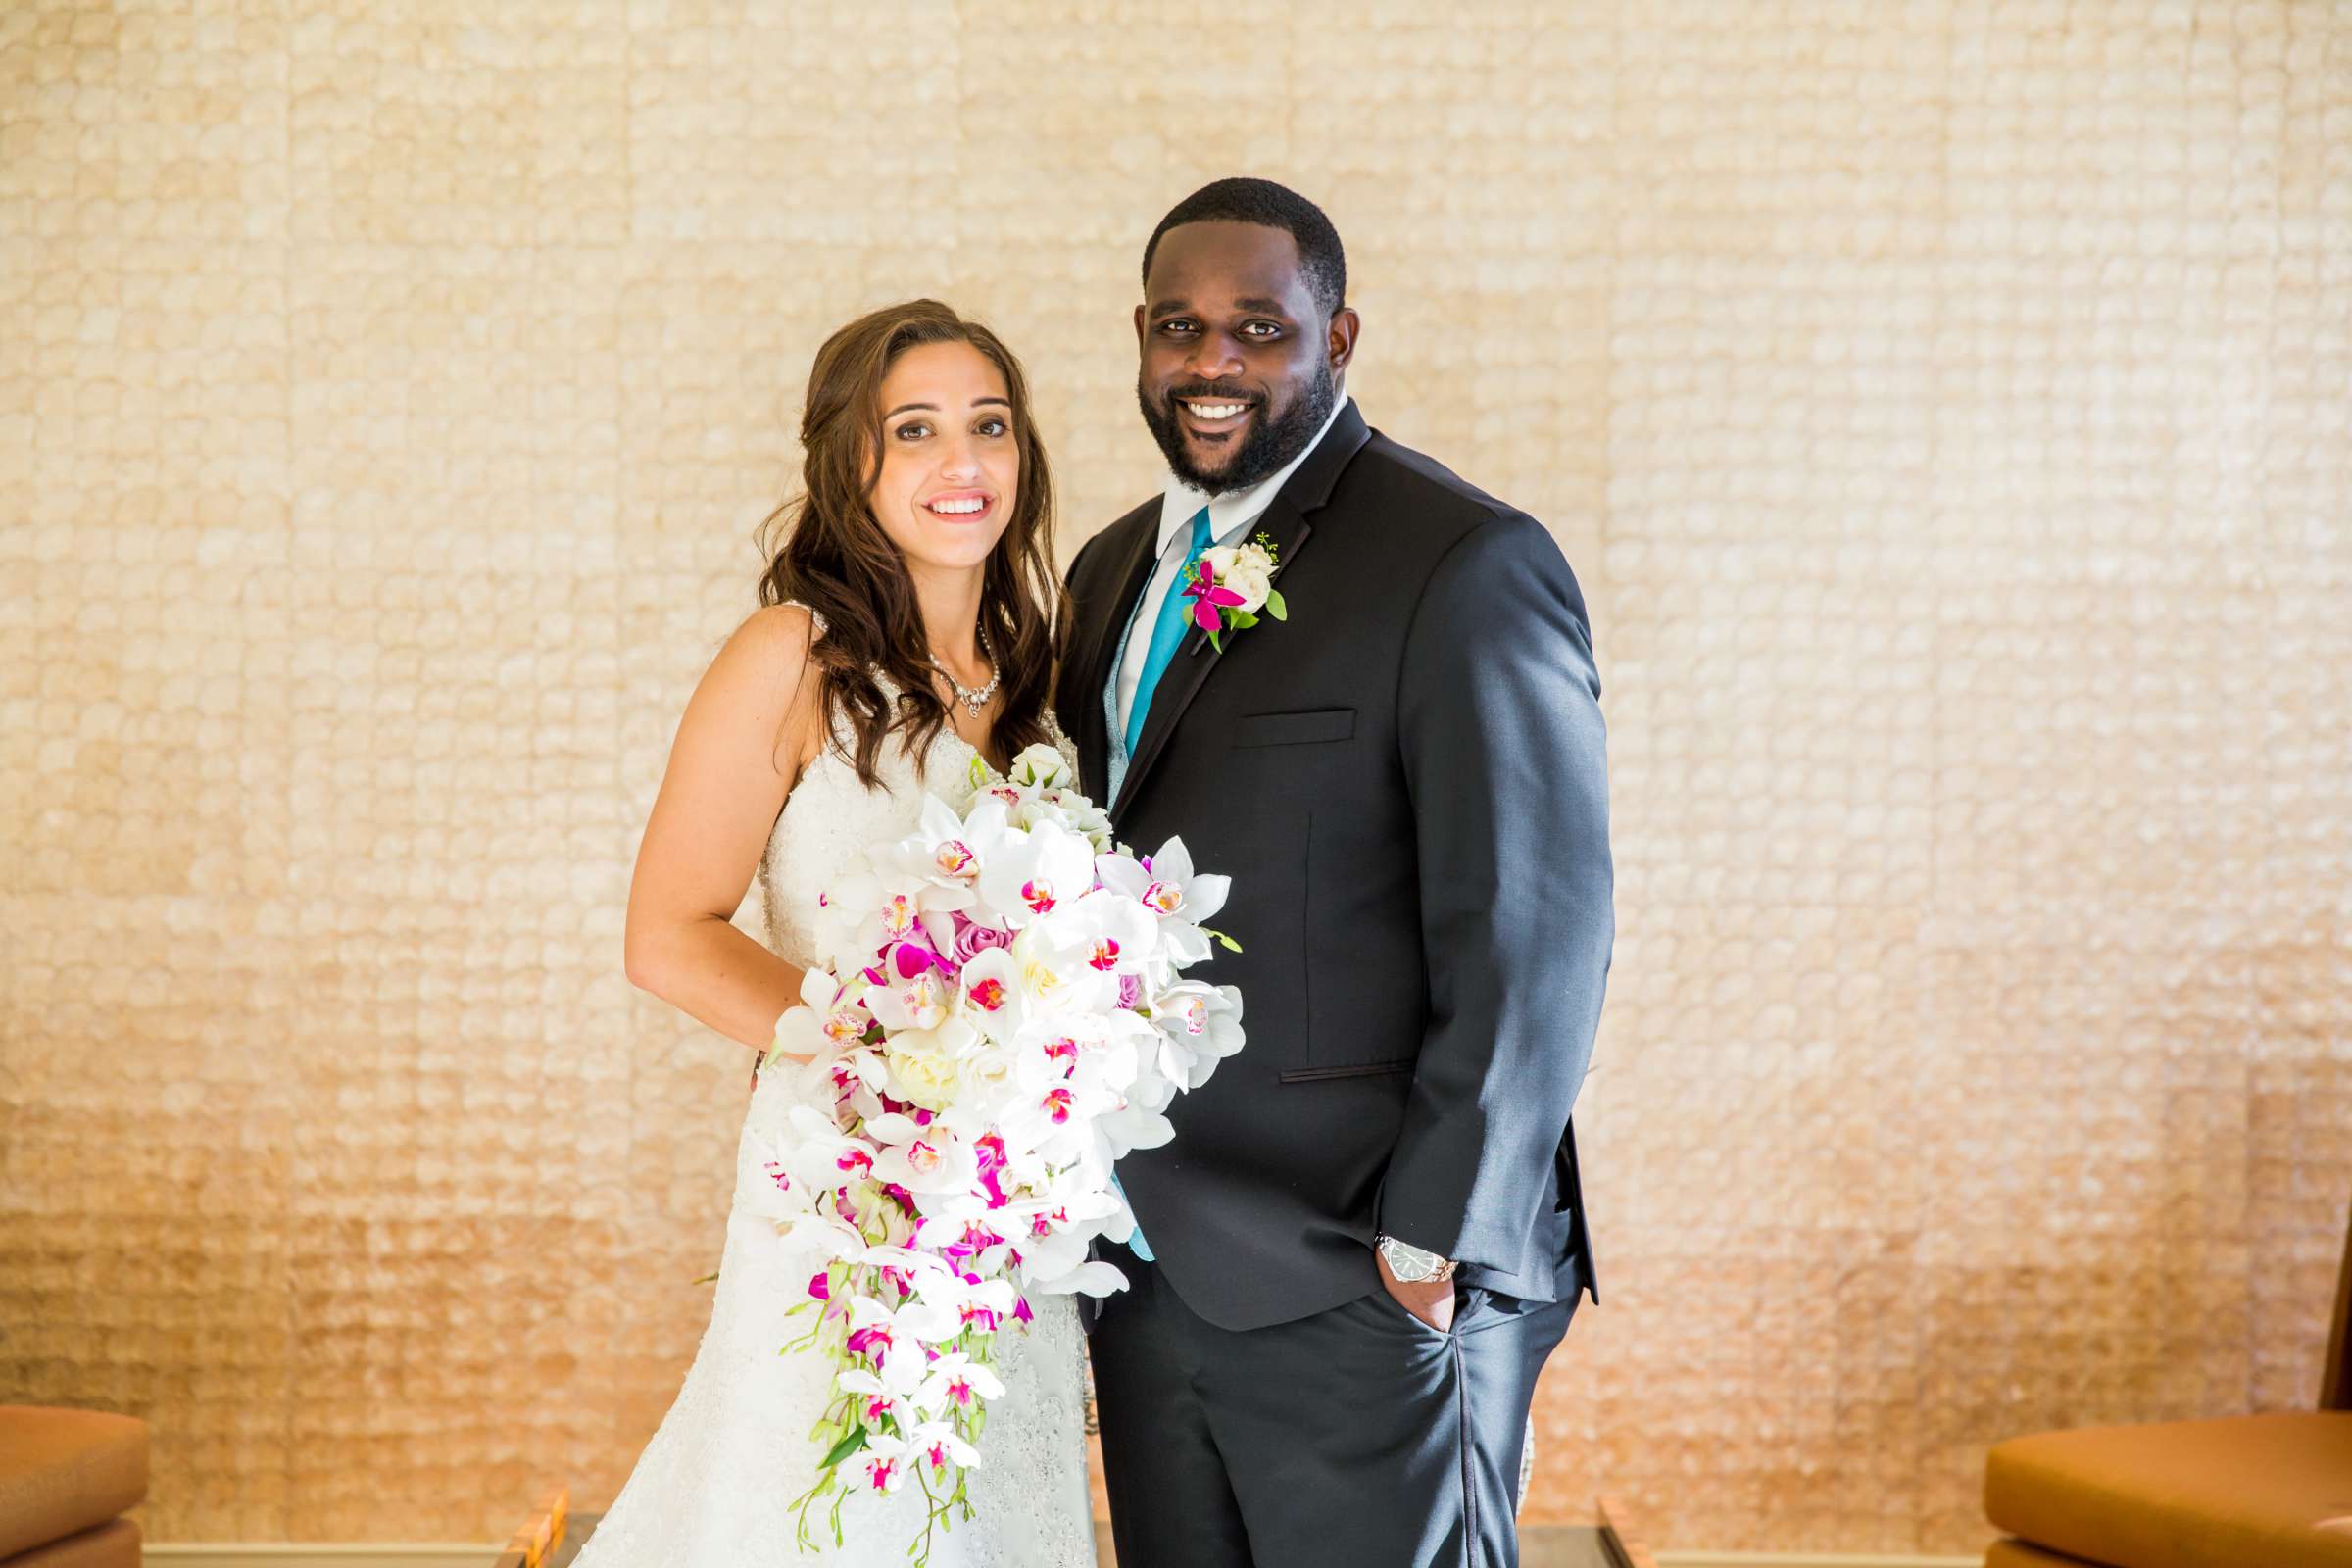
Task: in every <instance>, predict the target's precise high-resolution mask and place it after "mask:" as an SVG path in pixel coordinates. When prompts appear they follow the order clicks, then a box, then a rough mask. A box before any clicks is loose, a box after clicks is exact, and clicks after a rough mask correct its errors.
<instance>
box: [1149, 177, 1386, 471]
mask: <svg viewBox="0 0 2352 1568" xmlns="http://www.w3.org/2000/svg"><path fill="white" fill-rule="evenodd" d="M1355 326H1356V322H1355V313H1354V312H1353V311H1351V310H1345V309H1344V310H1342V311H1341V312H1340V313H1339V315H1338V317H1337V318H1326V317H1325V316H1324V314H1323V312H1322V310H1321V309H1320V308H1319V307H1318V306H1317V304H1316V301H1315V294H1314V289H1313V287H1312V286H1311V285H1310V284H1309V282H1308V281H1307V277H1306V273H1305V270H1304V269H1303V268H1301V267H1300V265H1299V245H1298V242H1297V241H1296V240H1294V239H1292V238H1291V236H1290V234H1289V232H1288V231H1287V230H1284V229H1280V228H1273V227H1269V226H1267V225H1265V224H1261V223H1242V222H1225V221H1216V222H1199V223H1181V224H1179V225H1177V226H1176V227H1174V228H1171V229H1169V230H1168V231H1167V232H1166V233H1165V234H1162V235H1161V236H1160V238H1159V245H1158V248H1157V249H1155V250H1154V251H1153V252H1152V269H1151V271H1150V273H1149V275H1147V276H1146V277H1145V279H1144V303H1143V304H1141V305H1139V306H1137V307H1136V308H1135V333H1136V342H1137V344H1138V346H1139V348H1140V350H1141V359H1142V366H1141V368H1140V370H1139V371H1138V374H1137V377H1136V399H1137V401H1138V402H1139V403H1140V404H1141V405H1142V406H1143V411H1144V423H1145V424H1147V425H1149V426H1150V427H1151V430H1152V436H1153V437H1154V438H1155V439H1156V440H1157V441H1158V442H1159V449H1160V451H1161V452H1162V453H1163V454H1165V455H1166V457H1167V460H1168V466H1169V467H1170V468H1171V469H1173V470H1174V471H1175V474H1176V477H1178V478H1179V479H1182V480H1184V481H1185V482H1186V483H1188V484H1191V485H1194V486H1196V487H1198V488H1200V489H1201V490H1205V491H1207V492H1208V493H1209V494H1210V495H1221V494H1223V493H1224V492H1226V491H1229V490H1242V489H1247V488H1248V487H1249V486H1250V485H1253V484H1255V483H1257V482H1258V481H1259V480H1260V479H1263V478H1265V477H1267V476H1268V475H1269V474H1272V473H1275V472H1276V471H1278V470H1279V469H1281V467H1282V466H1284V465H1285V464H1287V463H1289V462H1290V461H1291V460H1292V459H1293V458H1295V457H1297V456H1298V455H1299V453H1300V452H1301V451H1302V450H1304V449H1305V447H1306V444H1307V443H1308V442H1310V441H1312V440H1313V439H1314V438H1315V433H1316V432H1317V431H1318V430H1320V429H1321V428H1322V427H1323V420H1324V418H1325V417H1327V416H1328V415H1329V414H1330V413H1331V409H1332V405H1333V404H1334V403H1336V402H1337V401H1338V400H1339V395H1340V378H1341V375H1342V373H1343V372H1344V371H1345V370H1346V369H1347V366H1348V356H1349V354H1350V353H1351V352H1352V351H1353V349H1354V344H1355Z"/></svg>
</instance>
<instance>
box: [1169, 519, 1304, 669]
mask: <svg viewBox="0 0 2352 1568" xmlns="http://www.w3.org/2000/svg"><path fill="white" fill-rule="evenodd" d="M1274 553H1275V544H1274V541H1273V540H1272V539H1271V538H1269V537H1268V536H1267V535H1265V534H1262V533H1261V534H1259V535H1258V536H1257V537H1256V538H1255V539H1252V540H1250V542H1249V543H1248V544H1246V545H1218V546H1215V547H1214V548H1212V549H1208V550H1203V551H1201V558H1200V560H1198V561H1196V562H1194V563H1193V569H1192V571H1191V572H1190V573H1189V574H1188V576H1187V578H1186V581H1185V584H1184V596H1185V597H1186V598H1187V599H1190V600H1191V601H1192V602H1193V608H1192V612H1191V615H1192V622H1193V624H1194V625H1196V626H1198V627H1200V628H1201V630H1202V631H1205V632H1207V633H1208V642H1209V646H1210V647H1212V648H1214V649H1216V650H1217V651H1218V652H1219V653H1223V652H1224V651H1225V645H1224V644H1223V643H1222V642H1220V641H1219V640H1218V638H1219V635H1220V634H1221V633H1222V632H1224V631H1225V630H1226V629H1227V628H1231V629H1232V630H1234V631H1246V630H1248V629H1249V628H1250V627H1251V626H1254V625H1256V624H1257V613H1258V612H1259V611H1261V610H1262V611H1264V612H1265V613H1267V614H1269V615H1271V616H1273V617H1274V618H1275V619H1276V620H1288V619H1290V618H1291V611H1290V606H1288V605H1286V604H1285V603H1283V598H1282V595H1280V594H1278V593H1276V592H1275V591H1274V572H1275V569H1276V567H1275V560H1274Z"/></svg>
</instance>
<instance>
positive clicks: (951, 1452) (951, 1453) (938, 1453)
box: [907, 1421, 980, 1474]
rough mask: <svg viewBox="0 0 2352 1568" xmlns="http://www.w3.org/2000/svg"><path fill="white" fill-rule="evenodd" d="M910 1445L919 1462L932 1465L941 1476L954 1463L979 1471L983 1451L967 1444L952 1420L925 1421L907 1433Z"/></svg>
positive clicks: (933, 1470) (934, 1471)
mask: <svg viewBox="0 0 2352 1568" xmlns="http://www.w3.org/2000/svg"><path fill="white" fill-rule="evenodd" d="M907 1447H908V1449H909V1450H910V1451H911V1452H912V1454H913V1456H914V1458H915V1460H916V1462H918V1463H924V1464H928V1465H930V1466H931V1469H932V1472H933V1473H934V1474H937V1473H939V1472H942V1471H944V1470H946V1469H947V1467H948V1466H949V1465H951V1464H953V1465H957V1466H960V1467H962V1468H963V1469H966V1470H974V1469H978V1468H979V1465H980V1450H979V1449H978V1448H975V1447H973V1446H971V1445H970V1444H968V1443H966V1442H964V1441H963V1435H962V1434H961V1433H959V1432H957V1431H956V1426H955V1423H954V1422H952V1421H924V1422H921V1423H919V1424H917V1425H916V1427H915V1428H914V1430H913V1431H911V1432H909V1433H907Z"/></svg>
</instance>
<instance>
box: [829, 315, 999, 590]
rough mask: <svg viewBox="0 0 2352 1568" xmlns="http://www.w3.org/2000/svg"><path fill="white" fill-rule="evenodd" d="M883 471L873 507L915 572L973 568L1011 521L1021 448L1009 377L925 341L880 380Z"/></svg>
mask: <svg viewBox="0 0 2352 1568" xmlns="http://www.w3.org/2000/svg"><path fill="white" fill-rule="evenodd" d="M881 404H882V463H881V468H880V472H879V473H878V474H877V475H876V476H875V479H874V483H873V488H872V489H870V490H869V491H867V492H866V505H867V506H868V507H870V508H871V509H872V511H873V515H874V520H875V521H876V522H877V523H879V524H881V527H882V531H883V532H884V533H885V534H888V535H889V536H890V541H891V543H893V544H895V545H897V546H898V547H899V549H900V550H901V551H902V552H903V553H904V554H905V555H906V557H907V564H908V565H909V566H915V565H922V566H930V567H934V568H940V569H947V570H968V569H970V568H972V567H975V566H978V565H980V564H982V563H983V562H985V561H987V560H988V554H989V552H990V551H992V550H994V549H996V547H997V541H998V540H999V539H1001V538H1003V537H1004V534H1005V524H1006V523H1008V522H1009V521H1010V520H1011V518H1012V512H1013V503H1014V501H1015V500H1016V499H1017V497H1018V495H1019V489H1020V479H1021V449H1020V442H1019V440H1018V439H1017V437H1016V436H1015V434H1014V432H1013V428H1012V399H1011V397H1010V395H1009V394H1008V392H1007V390H1006V388H1005V376H1004V374H1003V372H1001V371H1000V370H998V368H997V367H996V366H995V364H994V363H992V362H991V361H990V360H989V358H988V356H986V355H984V354H982V353H981V352H980V351H979V350H978V349H975V348H973V347H972V346H971V345H970V344H969V343H926V344H923V345H921V346H920V347H918V348H911V349H908V350H907V352H906V353H904V354H902V355H900V356H899V357H898V359H897V360H895V361H893V362H892V364H891V367H890V369H889V371H888V372H887V373H886V374H885V375H884V376H883V378H882V392H881Z"/></svg>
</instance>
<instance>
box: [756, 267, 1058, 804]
mask: <svg viewBox="0 0 2352 1568" xmlns="http://www.w3.org/2000/svg"><path fill="white" fill-rule="evenodd" d="M930 343H968V344H970V345H971V346H972V347H973V348H974V349H976V350H977V351H979V352H980V353H981V354H983V355H985V356H986V357H987V358H988V360H989V361H990V363H992V364H993V365H995V366H996V368H997V369H998V370H999V371H1000V372H1001V373H1002V374H1003V375H1004V377H1005V396H1006V397H1007V398H1008V399H1009V400H1010V401H1011V404H1012V417H1011V420H1010V422H1011V424H1012V430H1013V439H1014V441H1015V442H1016V443H1017V445H1018V450H1019V454H1020V478H1019V486H1018V489H1017V491H1016V499H1015V501H1014V503H1013V509H1012V518H1011V520H1010V521H1009V522H1007V523H1006V524H1005V533H1004V536H1003V537H1002V538H1000V539H999V540H998V541H997V547H996V549H995V550H993V551H991V552H990V553H989V557H988V564H987V565H986V567H985V568H984V572H983V576H982V581H981V589H980V623H981V625H983V626H984V627H986V628H987V630H988V639H989V642H990V644H991V645H992V646H993V647H994V649H995V651H996V657H997V666H998V668H999V669H1000V670H1001V671H1002V672H1003V677H1004V685H1003V687H1002V688H1001V695H1002V706H1001V707H1000V708H999V709H998V710H997V720H996V725H995V730H994V736H993V739H994V741H995V743H996V746H997V749H998V751H999V752H1000V754H1001V755H1003V756H1005V757H1010V756H1012V755H1013V754H1014V753H1016V752H1018V751H1020V750H1021V748H1023V747H1025V746H1029V745H1032V744H1035V743H1037V742H1040V741H1044V740H1046V739H1047V738H1048V736H1049V733H1050V732H1049V731H1048V729H1047V728H1046V702H1047V699H1048V697H1049V696H1050V694H1051V693H1052V692H1053V689H1054V671H1055V670H1056V669H1057V668H1058V667H1059V666H1060V663H1061V656H1062V652H1063V649H1064V645H1065V644H1066V643H1067V641H1068V639H1069V623H1070V617H1069V614H1068V613H1067V604H1068V601H1067V596H1066V595H1065V594H1064V592H1063V590H1062V586H1061V579H1060V578H1059V577H1058V576H1057V575H1056V574H1055V573H1054V476H1053V470H1052V469H1051V467H1049V466H1048V465H1047V463H1046V448H1045V443H1044V442H1043V441H1042V440H1040V439H1039V437H1038V433H1037V422H1036V420H1035V419H1034V418H1033V417H1031V413H1030V403H1029V382H1028V378H1027V377H1025V376H1024V375H1022V373H1021V362H1020V361H1018V360H1016V359H1014V358H1013V357H1012V351H1011V350H1009V349H1007V348H1006V347H1005V345H1004V344H1003V343H1002V342H1001V341H999V340H998V338H997V335H996V334H995V333H994V332H991V331H990V330H989V329H988V328H987V327H985V326H983V325H981V324H980V323H979V322H978V321H973V320H967V319H964V318H963V317H960V316H958V315H956V312H955V311H953V310H951V309H950V308H949V307H947V306H945V305H942V304H941V303H940V302H939V301H937V300H908V301H907V303H905V304H903V305H892V306H887V307H885V308H884V309H882V310H878V311H875V312H873V313H872V314H870V315H867V316H861V317H859V318H858V319H857V320H855V321H852V322H851V323H850V324H849V325H847V326H845V327H843V328H842V329H841V330H839V331H838V332H835V333H834V334H833V335H832V336H831V337H829V338H827V339H826V340H825V345H824V347H822V348H820V349H818V350H817V351H816V363H815V364H814V365H813V366H811V367H810V368H809V396H808V401H807V402H806V403H805V404H804V406H803V408H802V412H801V447H802V451H803V453H804V457H803V459H802V462H801V494H800V495H799V496H797V497H795V498H794V499H792V500H790V501H787V502H786V503H785V504H784V505H783V506H781V507H778V508H777V509H776V510H775V511H774V512H773V513H771V514H769V515H768V517H767V519H766V521H765V522H763V523H762V524H761V525H760V537H761V540H762V541H763V548H770V549H771V550H772V555H771V559H770V561H769V563H768V567H767V573H766V575H765V576H763V577H762V578H761V579H760V604H762V605H777V604H782V603H784V602H786V601H787V600H798V601H800V602H801V603H802V604H805V605H808V606H809V607H810V608H811V609H813V610H815V611H816V613H818V614H820V615H821V616H823V617H824V626H825V634H824V635H823V636H822V637H819V638H817V639H816V640H815V642H814V643H812V644H811V645H810V647H809V660H810V662H812V663H813V664H814V665H815V666H816V668H817V671H818V676H819V681H820V685H819V688H818V692H819V712H820V713H821V714H822V715H823V721H824V723H825V725H826V732H827V733H828V734H839V733H840V729H841V727H842V726H843V725H845V724H846V727H847V729H848V730H849V732H850V735H851V736H852V737H853V738H854V740H855V747H854V750H853V751H850V752H845V753H844V758H845V760H848V761H849V762H850V763H852V765H854V766H855V767H856V768H857V769H858V778H859V779H860V780H862V781H863V782H864V784H865V786H866V787H867V788H868V789H871V788H873V787H874V786H875V785H876V784H877V783H878V782H879V781H880V776H881V775H880V773H879V771H878V769H877V768H876V766H875V759H876V758H877V757H878V756H879V755H880V753H881V750H882V743H883V742H884V740H885V739H887V738H888V737H889V736H890V735H891V734H893V733H894V732H895V733H897V734H898V736H899V737H900V742H901V744H902V745H903V746H905V748H906V749H907V755H908V756H909V757H910V758H912V759H914V760H915V763H916V766H917V768H918V769H919V768H920V766H921V762H922V759H923V758H924V757H925V756H927V755H928V754H929V752H930V748H931V743H932V741H933V740H935V739H936V738H937V737H938V735H939V731H940V728H941V726H943V725H945V724H946V723H947V722H948V705H947V703H946V702H945V700H943V699H942V698H941V696H940V695H939V691H938V688H937V686H936V684H935V683H934V680H933V673H934V672H933V669H932V666H931V662H930V654H929V648H930V644H929V640H928V638H927V637H926V636H925V634H924V631H923V618H922V613H921V610H920V609H919V607H918V606H917V605H916V603H915V597H914V581H913V579H912V578H911V577H909V576H908V575H907V562H906V559H905V558H904V556H902V555H901V553H900V551H899V547H898V546H897V545H895V544H893V543H892V542H891V540H890V536H889V535H888V534H886V533H884V532H883V531H882V525H881V524H880V523H879V522H877V521H875V519H874V515H873V512H872V509H871V508H870V507H869V506H868V504H867V501H866V497H867V496H869V495H870V494H872V492H873V487H874V481H875V480H876V479H878V478H879V477H880V476H881V472H882V441H883V429H882V381H883V378H884V377H885V376H886V375H888V374H889V373H890V368H891V366H892V365H893V364H894V363H895V362H896V361H897V360H898V357H899V356H900V355H902V354H904V353H906V352H907V350H908V349H912V348H920V347H922V346H924V345H925V344H930ZM779 530H780V531H782V534H783V538H782V544H781V547H780V548H776V547H774V546H773V545H772V544H771V543H769V542H771V541H773V540H774V539H775V538H776V535H777V533H778V531H779ZM877 670H879V671H880V672H881V673H882V674H883V675H884V676H886V677H888V679H889V681H890V683H891V685H893V686H895V687H896V688H897V689H898V701H897V704H896V705H895V706H896V711H893V705H892V703H891V702H890V701H889V700H888V699H887V698H886V697H885V695H884V692H883V688H882V686H881V684H880V683H879V682H877V681H876V680H875V679H874V672H875V671H877Z"/></svg>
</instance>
